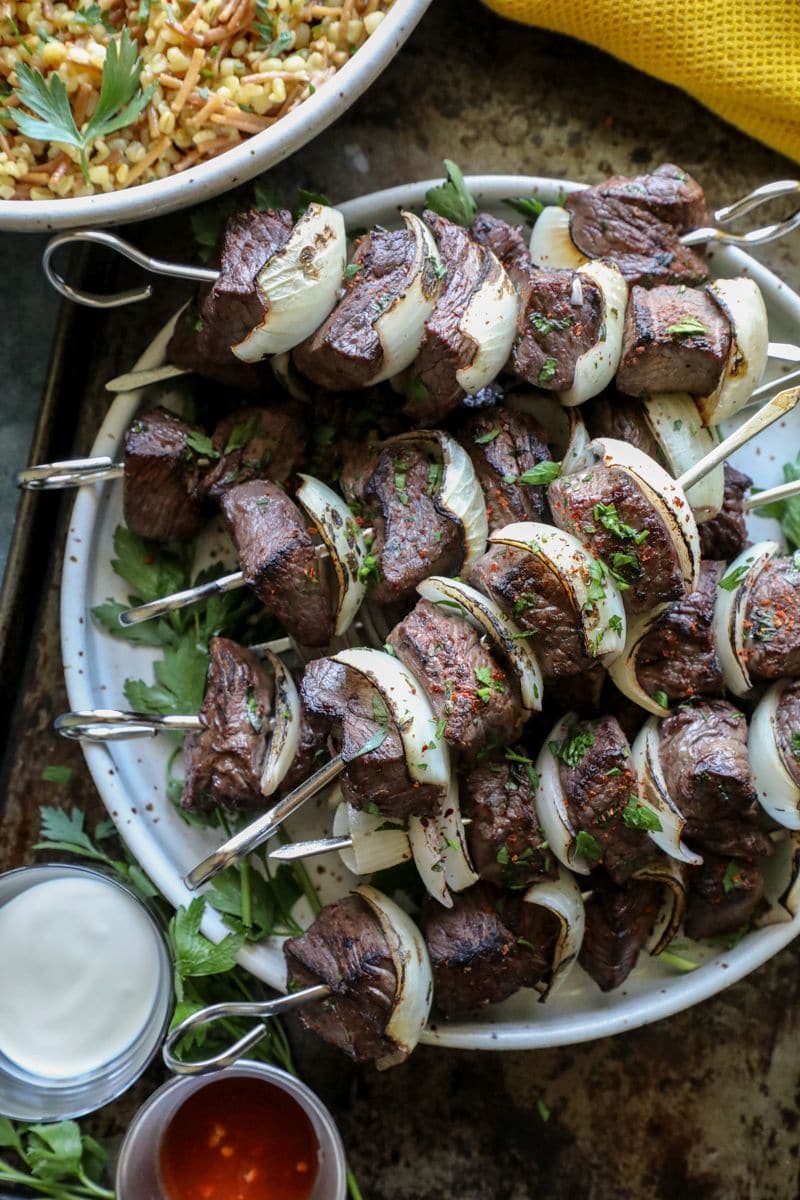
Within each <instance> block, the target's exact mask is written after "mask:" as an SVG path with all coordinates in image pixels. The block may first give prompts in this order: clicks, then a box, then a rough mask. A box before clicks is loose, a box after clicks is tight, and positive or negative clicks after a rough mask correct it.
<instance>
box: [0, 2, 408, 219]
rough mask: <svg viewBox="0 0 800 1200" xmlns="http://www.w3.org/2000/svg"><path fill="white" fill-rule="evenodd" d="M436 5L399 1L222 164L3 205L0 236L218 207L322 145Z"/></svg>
mask: <svg viewBox="0 0 800 1200" xmlns="http://www.w3.org/2000/svg"><path fill="white" fill-rule="evenodd" d="M431 2H432V0H394V4H393V5H392V7H391V8H390V9H389V11H388V12H387V14H386V17H385V19H384V20H383V21H381V23H380V25H379V26H378V28H377V29H376V30H375V32H374V33H372V34H370V36H369V37H368V38H367V40H366V42H365V43H364V45H363V46H361V47H360V48H359V49H358V51H357V52H356V53H355V54H354V55H353V56H352V58H351V59H349V60H348V61H347V62H346V63H345V64H344V65H343V66H342V67H340V68H339V70H338V71H337V72H336V74H335V75H333V76H332V77H331V78H330V79H327V80H326V81H325V83H323V84H322V85H321V86H320V87H319V88H317V90H316V92H315V93H314V95H313V96H309V97H308V99H306V100H304V101H303V102H302V104H299V105H298V106H297V108H295V109H293V110H292V111H291V112H290V113H287V114H286V116H285V117H281V118H280V119H279V120H278V121H277V122H276V123H275V125H273V126H272V127H271V128H270V129H264V130H262V131H261V133H256V134H254V135H253V136H252V137H250V138H247V139H246V140H245V141H244V142H242V143H241V145H239V146H235V147H233V148H232V149H231V150H225V151H224V152H223V153H222V154H218V155H217V156H216V157H215V158H211V159H209V160H208V161H207V162H205V163H201V164H200V165H199V166H197V167H191V168H189V169H188V170H186V171H181V172H180V174H177V175H174V174H173V175H168V176H167V177H166V178H165V179H155V180H151V182H149V183H142V184H139V185H137V186H135V187H132V188H130V189H123V190H121V191H117V190H115V191H113V192H101V193H98V194H97V195H94V196H76V197H66V198H65V199H63V200H57V199H54V200H0V231H4V230H8V231H17V232H24V233H42V232H46V231H47V230H53V229H73V228H76V227H78V226H80V225H92V226H100V225H110V224H124V223H125V222H128V221H134V220H142V219H146V218H148V217H160V216H164V215H165V214H166V213H170V212H174V211H175V210H176V209H180V208H187V207H189V206H190V205H193V204H199V203H200V202H201V201H203V200H210V199H213V198H214V197H215V196H219V195H220V194H221V193H222V192H225V191H229V190H230V189H232V188H234V187H238V186H239V184H242V183H246V182H247V181H248V180H250V179H252V178H253V177H254V176H256V175H260V174H261V173H262V172H263V171H266V170H268V169H269V168H270V167H273V166H275V165H276V164H277V163H279V162H281V161H282V160H283V159H284V158H287V157H288V156H289V155H290V154H292V153H293V152H294V151H295V150H299V149H300V148H301V147H302V146H304V145H305V144H306V143H307V142H309V141H311V140H312V139H313V138H315V137H317V135H318V134H320V133H321V132H322V131H323V130H324V129H326V128H327V126H328V125H330V124H331V122H332V121H334V120H335V119H336V118H337V117H338V116H340V115H341V114H342V113H343V112H344V111H345V110H346V109H347V108H349V107H350V105H351V104H352V103H353V102H354V101H355V100H357V99H358V97H359V96H360V95H361V94H362V93H363V92H364V91H366V89H367V88H368V87H369V85H370V84H371V83H373V82H374V80H375V79H376V78H377V77H378V75H379V74H380V73H381V72H382V71H383V70H384V68H385V67H386V66H388V64H389V63H390V62H391V60H392V59H393V58H394V56H395V54H396V53H397V51H398V50H399V49H400V47H401V46H402V45H403V43H404V42H405V40H406V39H407V38H408V36H409V34H410V33H411V32H412V30H413V29H414V28H415V26H416V25H417V23H418V22H419V21H420V20H421V18H422V16H423V14H424V13H425V11H426V9H427V8H428V7H429V5H430V4H431Z"/></svg>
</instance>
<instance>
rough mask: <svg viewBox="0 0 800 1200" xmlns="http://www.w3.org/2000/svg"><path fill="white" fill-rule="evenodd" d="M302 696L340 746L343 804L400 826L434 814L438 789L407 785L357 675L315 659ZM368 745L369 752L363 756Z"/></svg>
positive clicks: (383, 715) (398, 752)
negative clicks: (371, 813) (362, 809)
mask: <svg viewBox="0 0 800 1200" xmlns="http://www.w3.org/2000/svg"><path fill="white" fill-rule="evenodd" d="M301 694H302V698H303V704H304V705H305V707H306V709H307V710H308V712H309V713H310V714H311V715H312V716H316V717H321V718H323V719H325V720H326V721H327V724H328V728H329V729H330V730H331V731H332V733H333V735H334V736H335V737H336V738H337V740H340V741H341V747H342V749H341V754H342V758H343V759H344V761H345V763H346V766H345V769H344V771H343V772H342V774H341V776H340V778H341V785H342V795H343V797H344V799H345V800H346V801H347V802H348V804H352V805H354V807H355V808H364V809H367V811H374V810H375V809H377V810H378V812H380V813H381V815H382V816H384V817H389V818H391V819H397V820H401V821H402V820H405V818H406V817H408V816H419V817H423V816H426V817H427V816H432V815H433V814H434V813H435V812H437V811H438V809H439V807H440V805H441V803H442V801H443V799H444V796H443V795H442V791H441V789H440V788H438V787H436V786H435V785H433V784H429V783H419V782H416V781H415V780H412V778H411V776H410V774H409V771H408V764H407V762H406V756H405V753H404V750H403V743H402V741H401V739H400V733H399V731H398V729H397V727H396V725H395V724H394V722H393V721H392V718H391V716H390V715H389V713H388V712H387V710H386V706H385V704H384V702H383V700H382V699H381V697H380V695H379V694H378V693H377V692H376V691H375V690H374V689H373V688H371V687H370V686H369V684H368V683H367V682H366V680H365V679H364V677H363V676H362V675H361V674H359V672H357V671H355V670H353V669H352V668H351V667H347V666H345V665H344V663H340V662H337V661H336V660H335V659H332V658H317V659H315V660H314V661H313V662H310V663H309V664H308V666H307V667H306V669H305V673H304V675H303V684H302V689H301ZM375 742H377V744H374V743H375ZM370 743H372V744H373V749H371V750H367V751H366V753H365V752H364V749H363V748H364V747H365V746H367V745H369V744H370Z"/></svg>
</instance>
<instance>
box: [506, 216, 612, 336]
mask: <svg viewBox="0 0 800 1200" xmlns="http://www.w3.org/2000/svg"><path fill="white" fill-rule="evenodd" d="M528 248H529V250H530V252H531V258H532V259H533V261H534V263H535V265H536V266H537V267H572V268H573V269H575V268H577V267H581V266H583V264H584V263H585V262H588V261H589V259H588V258H587V256H586V255H585V254H583V253H582V251H580V250H579V249H578V247H577V246H576V245H575V243H574V242H573V240H572V230H571V218H570V215H569V213H568V212H567V210H566V209H565V208H561V206H560V205H558V204H548V205H547V206H546V207H545V208H544V209H542V211H541V212H540V213H539V216H538V217H537V218H536V222H535V224H534V226H533V232H532V233H531V240H530V243H529V247H528ZM623 316H624V308H623Z"/></svg>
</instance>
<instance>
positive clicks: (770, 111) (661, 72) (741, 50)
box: [485, 0, 800, 159]
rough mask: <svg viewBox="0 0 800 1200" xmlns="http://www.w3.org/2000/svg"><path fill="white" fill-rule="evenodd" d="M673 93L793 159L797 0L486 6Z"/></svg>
mask: <svg viewBox="0 0 800 1200" xmlns="http://www.w3.org/2000/svg"><path fill="white" fill-rule="evenodd" d="M485 3H487V4H488V6H489V7H490V8H492V9H494V11H495V12H497V13H499V14H500V15H501V16H504V17H510V18H511V19H512V20H515V21H522V22H524V23H526V24H528V25H538V26H540V27H541V28H543V29H550V30H553V31H554V32H556V33H566V34H569V35H570V36H571V37H576V38H580V39H581V41H584V42H589V43H591V44H592V45H594V46H599V47H600V48H601V49H602V50H606V51H608V53H610V54H613V55H615V56H616V57H617V58H621V59H624V61H625V62H629V63H632V65H633V66H635V67H638V68H639V69H640V70H641V71H647V72H648V74H650V75H655V76H657V77H658V78H659V79H665V80H666V81H667V82H668V83H673V84H676V85H677V86H678V87H681V88H683V89H684V90H685V91H687V92H689V93H690V95H692V96H694V97H696V99H698V100H700V101H701V103H703V104H705V105H707V107H708V108H711V109H713V110H714V112H717V113H719V115H720V116H721V117H724V118H725V120H726V121H730V122H731V123H732V124H734V125H738V126H739V128H740V129H744V130H745V131H746V132H747V133H749V134H752V136H753V137H757V138H759V139H760V140H761V141H762V142H766V143H767V145H769V146H772V147H773V148H774V149H775V150H780V151H782V153H784V154H788V155H789V156H790V157H791V158H795V159H800V0H485Z"/></svg>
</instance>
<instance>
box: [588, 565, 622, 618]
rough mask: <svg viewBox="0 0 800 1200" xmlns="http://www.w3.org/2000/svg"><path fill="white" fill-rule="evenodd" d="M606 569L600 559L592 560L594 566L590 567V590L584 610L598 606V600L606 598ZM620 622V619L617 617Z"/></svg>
mask: <svg viewBox="0 0 800 1200" xmlns="http://www.w3.org/2000/svg"><path fill="white" fill-rule="evenodd" d="M605 582H606V569H605V567H604V566H603V564H602V563H601V562H600V560H599V559H597V558H595V559H593V560H592V565H591V566H590V567H589V590H588V592H587V593H586V600H585V602H584V605H583V607H584V608H590V607H591V606H592V605H593V604H597V602H598V600H605V598H606V589H605ZM617 620H619V617H617Z"/></svg>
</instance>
